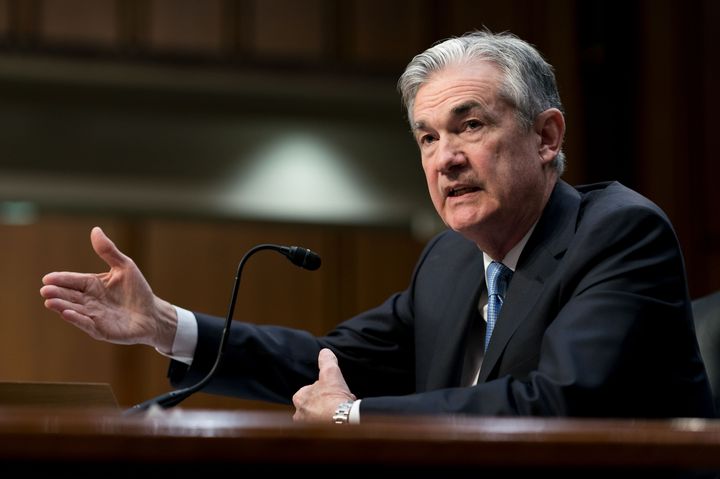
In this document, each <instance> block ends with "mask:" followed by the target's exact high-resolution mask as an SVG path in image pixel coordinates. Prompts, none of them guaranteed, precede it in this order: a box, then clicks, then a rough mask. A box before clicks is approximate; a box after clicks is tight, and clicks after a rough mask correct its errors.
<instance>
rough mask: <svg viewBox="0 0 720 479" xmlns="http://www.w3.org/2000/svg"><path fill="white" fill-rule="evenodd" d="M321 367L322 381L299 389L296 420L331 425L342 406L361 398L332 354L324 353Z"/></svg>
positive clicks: (320, 360) (325, 351) (294, 402)
mask: <svg viewBox="0 0 720 479" xmlns="http://www.w3.org/2000/svg"><path fill="white" fill-rule="evenodd" d="M318 368H319V369H320V373H319V375H318V380H317V381H315V382H314V383H313V384H310V385H308V386H303V387H302V388H300V389H298V391H297V392H296V393H295V395H294V396H293V404H294V405H295V414H294V415H293V420H295V421H304V422H327V423H329V422H331V421H332V417H333V414H335V409H337V407H338V405H339V404H340V403H342V402H345V401H354V400H355V399H357V398H356V397H355V395H354V394H353V393H351V392H350V389H349V388H348V385H347V383H346V382H345V378H344V377H343V375H342V372H341V371H340V366H338V361H337V357H335V354H333V352H332V351H330V350H329V349H322V350H320V354H319V355H318Z"/></svg>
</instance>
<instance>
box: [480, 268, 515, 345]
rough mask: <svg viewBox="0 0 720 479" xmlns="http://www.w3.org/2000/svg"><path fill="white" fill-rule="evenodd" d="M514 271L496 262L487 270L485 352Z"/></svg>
mask: <svg viewBox="0 0 720 479" xmlns="http://www.w3.org/2000/svg"><path fill="white" fill-rule="evenodd" d="M511 276H512V270H511V269H510V268H508V267H507V266H505V265H504V264H502V263H498V262H496V261H493V262H491V263H490V264H489V265H488V268H487V283H488V284H487V291H488V308H487V328H486V329H485V351H487V349H488V345H489V344H490V336H492V332H493V329H494V328H495V323H496V322H497V319H498V317H499V316H500V308H502V305H503V300H504V299H505V291H506V290H507V287H508V284H509V283H510V277H511Z"/></svg>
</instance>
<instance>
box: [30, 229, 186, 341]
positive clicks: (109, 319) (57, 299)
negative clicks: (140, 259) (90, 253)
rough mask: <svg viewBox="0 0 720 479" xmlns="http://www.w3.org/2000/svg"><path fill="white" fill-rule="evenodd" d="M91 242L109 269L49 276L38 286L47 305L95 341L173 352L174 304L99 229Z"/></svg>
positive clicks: (91, 235) (92, 234)
mask: <svg viewBox="0 0 720 479" xmlns="http://www.w3.org/2000/svg"><path fill="white" fill-rule="evenodd" d="M90 241H91V243H92V247H93V249H94V250H95V253H96V254H97V255H98V256H99V257H100V258H101V259H102V260H103V261H104V262H105V263H107V265H108V266H109V267H110V270H109V271H107V272H105V273H97V274H96V273H73V272H67V271H63V272H53V273H48V274H46V275H45V276H44V277H43V279H42V282H43V286H42V287H41V288H40V295H41V296H42V297H43V298H44V299H45V307H46V308H48V309H50V310H52V311H55V312H57V313H58V314H60V316H61V317H62V318H63V319H64V320H65V321H67V322H68V323H70V324H73V325H75V326H77V327H78V328H80V329H81V330H83V331H85V332H86V333H87V334H88V335H90V336H91V337H93V338H95V339H99V340H103V341H108V342H112V343H117V344H147V345H150V346H153V347H157V348H158V349H160V350H161V351H163V352H170V350H171V348H172V341H173V339H174V337H175V329H176V327H177V317H176V315H175V310H174V308H173V307H172V305H170V304H169V303H167V302H166V301H163V300H161V299H160V298H157V297H156V296H155V295H154V294H153V292H152V289H151V288H150V285H149V284H148V283H147V281H146V280H145V277H144V276H143V274H142V273H141V272H140V270H139V269H138V267H137V266H136V265H135V262H134V261H133V260H132V259H131V258H130V257H128V256H126V255H125V254H123V253H122V252H121V251H120V250H119V249H118V248H117V247H116V246H115V244H114V243H113V242H112V241H111V240H110V238H108V237H107V236H106V235H105V233H104V232H103V231H102V230H101V229H100V228H99V227H97V226H96V227H95V228H93V229H92V231H91V233H90Z"/></svg>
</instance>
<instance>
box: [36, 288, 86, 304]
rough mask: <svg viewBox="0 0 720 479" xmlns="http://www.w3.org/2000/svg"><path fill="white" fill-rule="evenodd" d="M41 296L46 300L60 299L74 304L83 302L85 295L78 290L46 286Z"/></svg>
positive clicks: (41, 289) (41, 290)
mask: <svg viewBox="0 0 720 479" xmlns="http://www.w3.org/2000/svg"><path fill="white" fill-rule="evenodd" d="M40 296H42V297H43V298H45V299H53V298H59V299H64V300H67V301H70V302H73V303H81V302H83V298H84V296H83V293H82V292H81V291H78V290H77V289H70V288H63V287H60V286H55V285H46V286H43V287H42V288H40Z"/></svg>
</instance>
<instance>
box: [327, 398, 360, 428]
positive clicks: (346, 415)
mask: <svg viewBox="0 0 720 479" xmlns="http://www.w3.org/2000/svg"><path fill="white" fill-rule="evenodd" d="M354 402H355V401H345V402H341V403H340V405H338V407H337V409H336V410H335V414H333V417H332V420H333V422H334V423H335V424H347V423H349V422H350V409H352V405H353V403H354Z"/></svg>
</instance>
